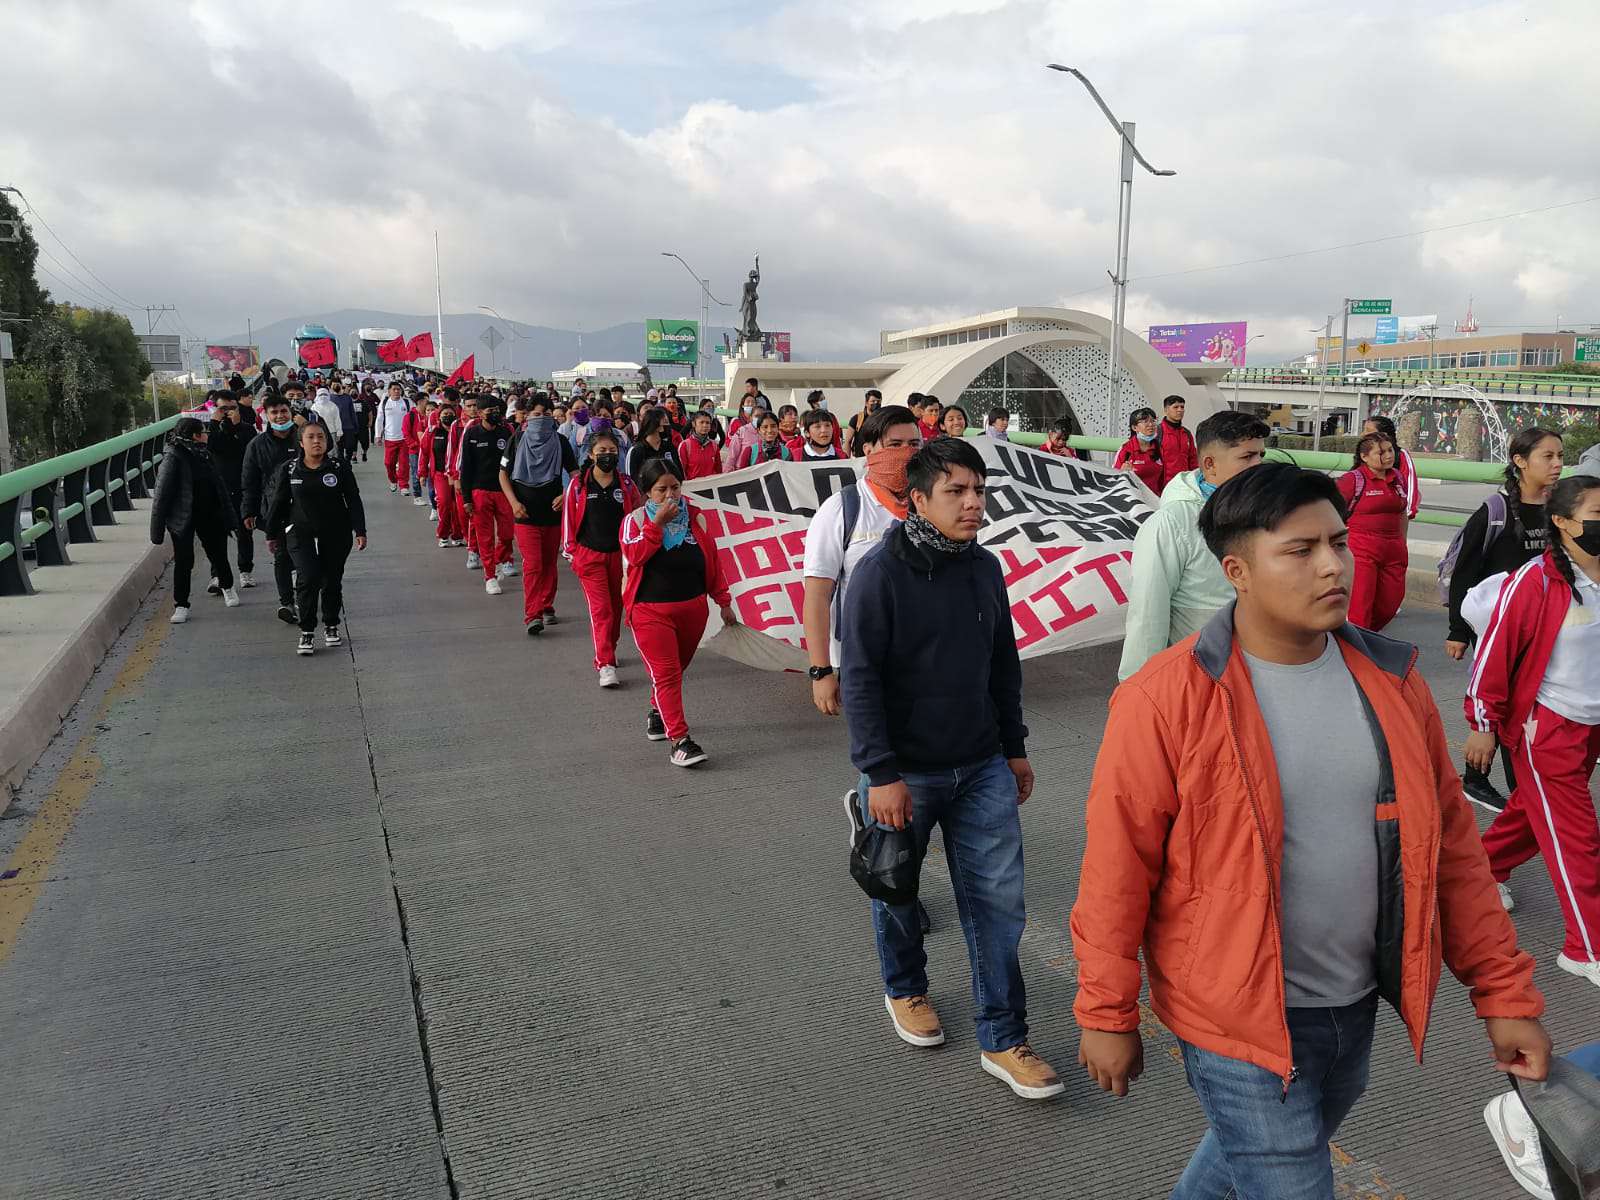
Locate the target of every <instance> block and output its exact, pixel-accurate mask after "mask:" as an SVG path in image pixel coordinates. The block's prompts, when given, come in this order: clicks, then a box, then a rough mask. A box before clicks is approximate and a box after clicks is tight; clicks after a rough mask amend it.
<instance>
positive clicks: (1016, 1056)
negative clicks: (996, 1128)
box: [901, 1034, 1066, 1100]
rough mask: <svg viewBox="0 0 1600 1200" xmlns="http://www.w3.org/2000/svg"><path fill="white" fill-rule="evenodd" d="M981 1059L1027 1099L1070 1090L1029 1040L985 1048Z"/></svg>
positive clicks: (1056, 1094)
mask: <svg viewBox="0 0 1600 1200" xmlns="http://www.w3.org/2000/svg"><path fill="white" fill-rule="evenodd" d="M901 1036H904V1035H903V1034H902V1035H901ZM940 1036H941V1038H942V1037H943V1035H942V1034H941V1035H940ZM978 1061H979V1062H981V1063H982V1064H983V1069H984V1071H985V1072H987V1073H988V1074H990V1075H993V1076H994V1077H995V1078H996V1079H1001V1080H1004V1081H1005V1085H1006V1086H1007V1087H1009V1088H1010V1089H1011V1090H1012V1091H1013V1092H1015V1093H1016V1094H1017V1095H1019V1096H1021V1097H1022V1098H1023V1099H1024V1100H1048V1099H1050V1097H1052V1096H1059V1095H1060V1094H1061V1093H1062V1092H1063V1091H1065V1090H1066V1089H1065V1086H1064V1085H1063V1084H1062V1082H1061V1080H1060V1078H1059V1077H1058V1076H1057V1075H1056V1073H1055V1071H1053V1070H1052V1069H1051V1067H1050V1064H1049V1063H1047V1062H1045V1060H1044V1059H1042V1058H1040V1057H1039V1056H1038V1055H1037V1054H1035V1053H1034V1052H1033V1047H1032V1046H1030V1045H1028V1043H1027V1042H1021V1043H1019V1044H1018V1045H1015V1046H1012V1047H1011V1048H1010V1049H1009V1050H1001V1051H999V1052H997V1053H991V1052H990V1051H988V1050H985V1051H984V1052H983V1054H982V1056H981V1057H980V1058H979V1060H978Z"/></svg>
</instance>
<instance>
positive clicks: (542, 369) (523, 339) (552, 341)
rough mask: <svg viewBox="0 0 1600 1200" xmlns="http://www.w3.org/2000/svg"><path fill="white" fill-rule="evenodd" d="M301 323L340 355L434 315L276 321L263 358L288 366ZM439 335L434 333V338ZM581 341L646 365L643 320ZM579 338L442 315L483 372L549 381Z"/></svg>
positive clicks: (668, 373)
mask: <svg viewBox="0 0 1600 1200" xmlns="http://www.w3.org/2000/svg"><path fill="white" fill-rule="evenodd" d="M305 324H315V325H326V326H327V327H328V328H329V329H331V330H332V331H333V332H334V334H335V335H336V336H337V337H338V338H339V340H340V349H341V351H342V350H343V343H344V340H345V339H346V338H347V337H348V336H349V335H350V334H351V333H352V332H353V331H355V330H357V329H366V328H389V329H398V330H399V331H400V332H401V333H403V334H405V335H406V336H407V337H410V336H411V335H412V334H416V333H422V332H423V331H425V330H426V331H430V332H431V331H433V330H434V328H435V324H436V321H435V318H434V315H433V314H432V313H427V314H417V313H391V312H375V311H372V310H370V309H358V308H345V309H340V310H339V311H338V312H323V313H305V314H303V315H301V316H298V317H291V318H289V319H287V320H283V321H275V322H273V323H272V324H270V325H258V326H256V327H255V328H254V329H253V330H252V331H251V336H252V337H253V338H254V340H255V344H256V345H257V346H260V347H261V354H262V356H263V357H264V358H281V359H284V360H285V361H288V359H289V354H290V349H289V339H290V338H292V337H293V336H294V331H295V330H296V329H298V328H299V327H300V326H302V325H305ZM491 325H492V326H494V327H495V328H497V329H498V330H499V331H500V334H501V336H502V337H504V338H506V340H505V341H503V342H502V343H501V344H500V345H499V346H498V347H497V348H496V350H495V352H494V354H493V355H491V354H490V352H489V347H488V346H486V345H485V344H484V343H483V342H482V341H481V340H480V339H481V338H482V336H483V334H484V332H485V331H486V330H487V329H488V328H489V327H490V326H491ZM508 327H509V328H510V329H512V330H514V331H515V332H516V333H517V334H518V335H519V336H518V337H516V338H515V339H512V338H509V337H506V331H507V328H508ZM724 333H728V334H729V335H730V336H731V334H732V331H731V330H729V329H727V328H725V327H721V326H713V327H712V329H711V342H712V344H713V345H714V346H720V345H721V343H722V335H723V334H724ZM437 336H438V335H437V333H435V337H437ZM581 336H582V339H583V352H582V355H581V357H582V358H585V359H589V360H590V361H594V362H643V361H644V322H643V321H632V322H629V323H628V324H626V325H613V326H611V327H610V328H608V329H594V330H588V329H586V330H584V331H583V333H582V335H581ZM579 337H580V335H579V334H578V332H577V331H576V330H572V329H551V328H548V327H547V326H544V325H523V324H521V323H520V322H508V321H496V320H495V319H494V318H493V317H490V316H489V315H488V314H487V313H445V314H444V340H445V345H447V346H450V347H452V348H453V349H454V350H456V351H459V353H460V354H461V355H462V356H463V357H465V356H466V355H468V354H476V355H477V356H478V366H479V368H480V369H481V370H485V371H487V370H488V369H489V367H490V365H491V359H492V360H493V362H494V364H496V365H497V367H498V369H499V371H500V372H501V373H503V374H509V373H511V372H512V371H513V370H514V371H515V373H516V374H517V375H519V376H523V377H526V378H539V379H547V378H549V377H550V375H551V373H552V372H555V371H559V370H564V369H566V368H568V367H571V366H572V365H573V364H575V363H576V362H578V361H579V358H580V354H579V351H578V345H579ZM223 341H224V342H225V343H227V344H232V345H243V344H244V342H245V333H244V331H243V330H240V331H239V332H238V333H235V334H231V335H229V336H228V337H227V338H225V339H223ZM717 369H718V370H719V371H720V369H721V363H720V362H719V363H718V364H717ZM651 374H652V375H654V376H655V377H656V378H658V379H663V378H665V379H672V378H676V377H678V376H679V375H683V374H687V372H685V371H680V370H676V369H674V368H671V367H653V368H652V369H651Z"/></svg>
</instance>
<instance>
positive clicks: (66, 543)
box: [0, 417, 178, 596]
mask: <svg viewBox="0 0 1600 1200" xmlns="http://www.w3.org/2000/svg"><path fill="white" fill-rule="evenodd" d="M177 423H178V418H177V417H168V418H167V419H166V420H164V421H158V422H156V423H155V424H154V425H146V426H144V427H143V428H140V429H134V430H131V431H129V432H128V433H124V434H121V435H119V436H117V437H114V438H109V439H107V440H106V441H103V442H99V443H96V444H95V445H93V446H85V447H84V448H83V449H82V450H74V451H72V452H71V453H69V454H61V455H57V456H56V457H55V458H47V459H45V460H44V461H43V462H38V463H34V464H33V465H32V466H30V467H23V468H22V469H21V470H19V471H12V472H10V473H9V474H6V475H0V596H28V595H32V594H33V590H34V589H33V584H32V583H31V582H30V581H29V579H28V571H29V565H28V559H29V558H30V557H31V558H32V559H33V566H34V567H65V566H70V565H71V563H72V556H71V553H70V551H69V547H70V546H71V545H72V544H73V543H77V542H94V541H98V540H99V538H98V536H97V535H96V534H95V527H96V526H106V525H115V524H116V523H117V517H116V514H117V513H119V512H131V511H132V509H133V502H134V500H135V499H143V498H145V497H147V496H149V495H150V492H151V490H152V489H153V488H154V487H155V483H156V466H157V464H159V463H160V462H161V455H162V446H163V444H164V443H165V440H166V435H167V432H168V431H169V430H170V429H171V428H172V427H173V426H174V425H176V424H177Z"/></svg>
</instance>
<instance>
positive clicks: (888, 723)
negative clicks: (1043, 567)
mask: <svg viewBox="0 0 1600 1200" xmlns="http://www.w3.org/2000/svg"><path fill="white" fill-rule="evenodd" d="M842 625H843V634H844V637H843V649H842V650H841V651H840V660H841V661H842V662H843V664H844V668H843V670H842V671H841V673H840V692H841V695H842V696H843V699H844V715H845V721H846V723H847V724H848V725H849V727H850V761H851V762H853V763H854V764H855V767H856V769H857V770H858V771H860V772H861V773H862V774H864V775H865V776H866V777H867V778H868V780H870V781H871V783H872V785H873V786H874V787H881V786H882V785H884V784H888V783H893V782H895V781H896V780H897V779H899V778H900V777H901V772H902V771H913V772H923V771H940V770H950V769H953V768H956V767H967V766H972V765H973V764H975V763H981V762H984V761H986V760H987V759H990V758H992V757H994V755H996V754H1004V755H1005V756H1006V757H1007V758H1022V757H1024V756H1026V754H1027V748H1026V745H1025V743H1026V739H1027V736H1028V727H1027V726H1026V725H1024V724H1023V723H1022V664H1021V663H1020V662H1019V661H1018V657H1017V639H1016V634H1015V632H1014V631H1013V630H1012V627H1011V603H1010V601H1009V599H1008V598H1007V596H1006V585H1005V579H1004V576H1003V573H1002V571H1001V568H1000V560H999V559H997V558H996V557H995V556H994V555H993V554H991V553H990V552H989V551H987V550H985V549H984V548H983V547H982V546H973V547H972V549H970V550H967V551H965V552H963V553H961V554H957V555H948V554H938V553H932V552H930V551H927V550H924V549H922V548H921V547H919V546H917V545H916V544H914V543H913V542H912V541H911V539H910V538H908V537H907V536H906V532H905V526H904V525H895V526H894V527H893V528H892V529H890V530H889V532H888V533H886V534H885V535H884V537H883V540H882V541H881V542H880V543H878V545H877V546H876V547H875V548H874V549H872V550H870V551H868V552H867V556H866V557H865V558H863V559H862V560H861V562H860V563H859V564H858V565H857V566H856V568H855V569H854V570H853V571H851V572H850V586H849V588H847V589H846V590H845V594H844V620H843V622H842Z"/></svg>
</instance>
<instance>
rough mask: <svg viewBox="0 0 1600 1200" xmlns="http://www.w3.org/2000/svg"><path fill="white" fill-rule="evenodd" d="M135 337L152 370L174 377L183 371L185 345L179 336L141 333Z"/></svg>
mask: <svg viewBox="0 0 1600 1200" xmlns="http://www.w3.org/2000/svg"><path fill="white" fill-rule="evenodd" d="M135 336H136V337H137V338H138V339H139V349H141V350H143V351H144V356H145V359H146V360H147V361H148V362H149V363H150V369H151V370H153V371H159V372H163V373H166V374H172V375H176V374H177V373H178V372H179V371H181V370H183V345H182V339H181V338H179V337H178V335H177V334H175V333H140V334H136V335H135Z"/></svg>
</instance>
